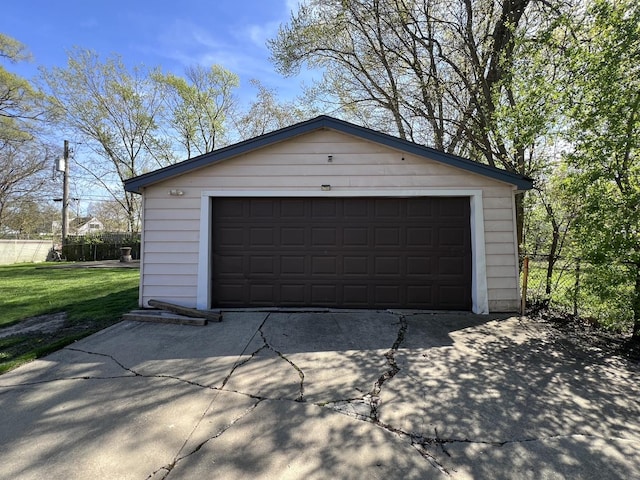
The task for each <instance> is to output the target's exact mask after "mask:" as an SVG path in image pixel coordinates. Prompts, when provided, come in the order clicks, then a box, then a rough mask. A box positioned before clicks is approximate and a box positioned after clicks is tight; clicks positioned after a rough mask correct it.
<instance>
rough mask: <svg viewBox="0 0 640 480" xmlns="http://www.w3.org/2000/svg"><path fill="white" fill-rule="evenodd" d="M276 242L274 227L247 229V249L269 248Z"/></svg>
mask: <svg viewBox="0 0 640 480" xmlns="http://www.w3.org/2000/svg"><path fill="white" fill-rule="evenodd" d="M275 240H276V236H275V232H274V227H255V228H251V229H249V247H250V248H251V247H263V246H268V247H271V246H273V245H274V243H275Z"/></svg>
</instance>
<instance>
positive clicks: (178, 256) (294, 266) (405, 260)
mask: <svg viewBox="0 0 640 480" xmlns="http://www.w3.org/2000/svg"><path fill="white" fill-rule="evenodd" d="M531 187H532V182H531V180H530V179H528V178H525V177H522V176H520V175H516V174H513V173H510V172H507V171H504V170H500V169H497V168H493V167H489V166H487V165H482V164H479V163H476V162H473V161H470V160H468V159H465V158H461V157H457V156H454V155H449V154H446V153H444V152H441V151H438V150H434V149H431V148H427V147H424V146H422V145H418V144H415V143H412V142H408V141H405V140H402V139H399V138H396V137H393V136H390V135H386V134H383V133H380V132H377V131H374V130H370V129H367V128H363V127H360V126H357V125H353V124H350V123H347V122H344V121H341V120H337V119H335V118H331V117H327V116H320V117H317V118H315V119H312V120H309V121H306V122H302V123H299V124H296V125H293V126H291V127H287V128H284V129H281V130H278V131H275V132H271V133H268V134H266V135H262V136H260V137H256V138H253V139H250V140H246V141H244V142H241V143H238V144H235V145H231V146H229V147H226V148H222V149H219V150H215V151H213V152H211V153H208V154H205V155H202V156H199V157H196V158H192V159H189V160H186V161H184V162H181V163H178V164H175V165H172V166H169V167H166V168H163V169H160V170H156V171H154V172H150V173H147V174H144V175H141V176H139V177H135V178H132V179H129V180H127V181H126V182H125V189H126V190H127V191H129V192H135V193H139V194H141V195H142V205H143V222H142V244H141V255H142V258H141V280H140V304H141V305H142V306H146V305H148V303H147V302H148V300H149V299H152V298H153V299H160V300H165V301H170V302H174V303H177V304H181V305H184V306H189V307H197V308H202V309H206V308H213V307H221V308H224V307H262V306H284V307H286V306H302V307H314V306H321V307H341V308H376V309H378V308H412V309H413V308H416V309H435V310H470V311H473V312H476V313H488V312H500V311H514V310H517V309H518V305H519V301H520V291H519V272H518V249H517V240H516V221H515V216H516V215H515V201H514V195H515V194H516V192H518V191H523V190H528V189H530V188H531Z"/></svg>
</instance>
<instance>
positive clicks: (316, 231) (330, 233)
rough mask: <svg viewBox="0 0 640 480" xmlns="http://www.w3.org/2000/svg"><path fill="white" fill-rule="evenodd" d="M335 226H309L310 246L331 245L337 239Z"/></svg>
mask: <svg viewBox="0 0 640 480" xmlns="http://www.w3.org/2000/svg"><path fill="white" fill-rule="evenodd" d="M336 230H337V229H336V227H311V247H333V246H335V245H336V243H337V240H338V233H337V231H336Z"/></svg>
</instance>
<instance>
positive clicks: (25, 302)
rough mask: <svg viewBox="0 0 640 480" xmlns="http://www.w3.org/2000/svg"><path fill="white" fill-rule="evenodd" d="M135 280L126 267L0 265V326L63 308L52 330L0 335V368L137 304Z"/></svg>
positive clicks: (76, 335) (69, 338) (105, 323)
mask: <svg viewBox="0 0 640 480" xmlns="http://www.w3.org/2000/svg"><path fill="white" fill-rule="evenodd" d="M58 265H59V264H58ZM139 280H140V272H139V271H138V270H137V269H130V268H51V264H19V265H8V266H0V328H2V327H6V326H9V325H12V324H15V323H18V322H20V321H21V320H24V319H25V318H28V317H34V316H38V315H45V314H50V313H57V312H66V313H67V320H66V322H65V325H64V327H63V328H62V329H60V330H59V331H57V332H55V333H48V334H47V333H29V334H22V335H16V336H11V337H6V338H0V373H3V372H5V371H7V370H9V369H12V368H15V367H16V366H18V365H21V364H23V363H26V362H28V361H30V360H33V359H35V358H38V357H40V356H43V355H46V354H48V353H50V352H52V351H54V350H57V349H59V348H62V347H63V346H65V345H68V344H69V343H72V342H73V341H75V340H77V339H79V338H82V337H85V336H87V335H90V334H92V333H95V332H97V331H98V330H101V329H103V328H105V327H108V326H109V325H113V324H114V323H117V322H118V321H120V317H121V316H122V314H123V313H126V312H128V311H130V310H133V309H135V308H136V306H137V303H138V284H139Z"/></svg>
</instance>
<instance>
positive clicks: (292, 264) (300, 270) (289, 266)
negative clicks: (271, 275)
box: [280, 255, 307, 277]
mask: <svg viewBox="0 0 640 480" xmlns="http://www.w3.org/2000/svg"><path fill="white" fill-rule="evenodd" d="M306 270H307V269H306V268H305V256H304V255H283V256H281V257H280V275H281V276H282V277H286V276H289V275H304V273H305V272H306Z"/></svg>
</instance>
